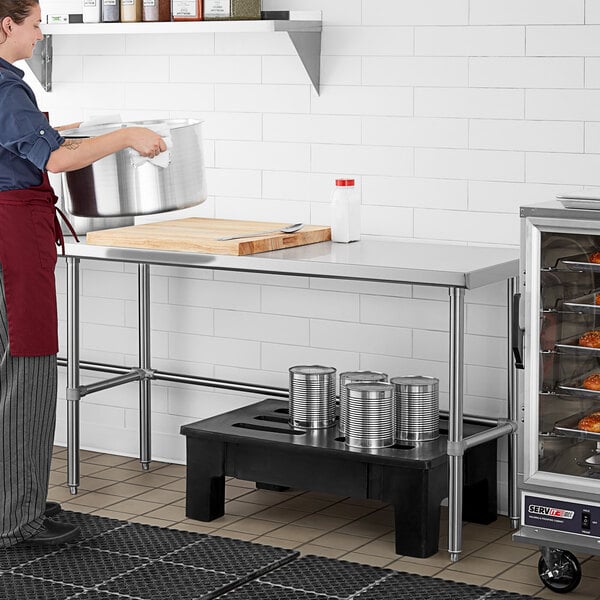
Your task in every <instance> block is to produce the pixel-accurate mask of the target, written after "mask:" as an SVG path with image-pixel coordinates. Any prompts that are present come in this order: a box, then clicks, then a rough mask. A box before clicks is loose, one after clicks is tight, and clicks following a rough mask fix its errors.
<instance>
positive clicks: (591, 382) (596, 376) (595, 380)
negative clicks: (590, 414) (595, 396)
mask: <svg viewBox="0 0 600 600" xmlns="http://www.w3.org/2000/svg"><path fill="white" fill-rule="evenodd" d="M581 387H583V388H585V389H586V390H593V391H595V392H598V391H600V373H592V374H591V375H588V376H587V377H586V378H585V379H584V380H583V383H582V384H581Z"/></svg>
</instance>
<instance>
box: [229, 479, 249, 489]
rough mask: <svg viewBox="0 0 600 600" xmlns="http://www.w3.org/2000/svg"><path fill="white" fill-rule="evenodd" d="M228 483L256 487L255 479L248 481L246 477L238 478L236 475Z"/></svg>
mask: <svg viewBox="0 0 600 600" xmlns="http://www.w3.org/2000/svg"><path fill="white" fill-rule="evenodd" d="M227 485H233V486H235V487H243V488H246V489H250V490H255V489H256V483H255V482H254V481H246V480H245V479H236V478H235V477H232V478H231V479H230V480H229V481H228V482H227Z"/></svg>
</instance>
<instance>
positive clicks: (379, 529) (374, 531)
mask: <svg viewBox="0 0 600 600" xmlns="http://www.w3.org/2000/svg"><path fill="white" fill-rule="evenodd" d="M390 529H392V530H393V527H392V528H390V526H389V525H379V524H377V523H369V522H365V521H364V520H363V519H358V520H357V521H353V522H352V523H349V524H348V525H344V527H341V528H340V529H339V532H340V533H348V534H350V535H360V536H363V537H367V538H371V539H377V538H379V537H381V536H382V535H385V534H386V533H389V532H390Z"/></svg>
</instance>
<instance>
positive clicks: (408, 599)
mask: <svg viewBox="0 0 600 600" xmlns="http://www.w3.org/2000/svg"><path fill="white" fill-rule="evenodd" d="M489 592H490V590H489V589H488V588H483V587H479V586H476V585H469V584H467V583H459V582H456V581H446V580H444V579H434V578H432V577H424V576H422V575H414V574H412V573H399V572H397V573H394V574H392V575H390V576H389V577H388V578H387V579H384V580H382V581H379V582H377V583H376V584H375V585H373V586H372V587H370V588H368V589H366V590H364V591H362V592H360V593H359V594H357V595H356V596H355V598H356V600H432V599H435V600H478V599H479V600H482V599H483V598H484V597H485V598H486V600H487V594H488V593H489Z"/></svg>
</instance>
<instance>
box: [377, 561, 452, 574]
mask: <svg viewBox="0 0 600 600" xmlns="http://www.w3.org/2000/svg"><path fill="white" fill-rule="evenodd" d="M382 560H383V559H382ZM386 566H387V567H388V569H394V570H395V571H404V572H405V573H414V574H415V575H427V576H429V577H433V576H434V575H436V574H437V573H439V572H440V570H441V569H440V568H439V567H435V566H432V565H427V564H423V563H416V562H408V561H407V560H405V559H404V558H400V559H398V560H395V561H393V562H391V563H390V562H389V561H388V564H387V565H386Z"/></svg>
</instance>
